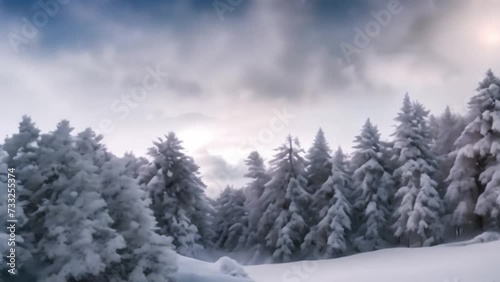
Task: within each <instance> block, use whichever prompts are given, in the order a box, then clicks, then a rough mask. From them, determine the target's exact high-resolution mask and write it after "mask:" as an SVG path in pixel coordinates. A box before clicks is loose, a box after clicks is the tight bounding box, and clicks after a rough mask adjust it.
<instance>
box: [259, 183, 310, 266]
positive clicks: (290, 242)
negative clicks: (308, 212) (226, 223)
mask: <svg viewBox="0 0 500 282" xmlns="http://www.w3.org/2000/svg"><path fill="white" fill-rule="evenodd" d="M307 196H308V194H307V192H306V191H305V190H304V188H303V186H302V185H301V184H300V182H299V181H298V180H297V179H295V178H291V179H290V182H289V184H288V187H287V190H286V196H285V199H286V201H287V203H286V205H285V207H284V209H283V210H281V212H280V214H279V215H278V218H277V219H276V223H275V224H274V225H273V227H272V229H271V231H270V233H269V234H268V236H267V237H266V239H267V240H268V244H269V245H271V244H273V243H274V245H271V246H273V247H274V252H273V258H274V259H275V260H276V261H285V262H286V261H290V260H291V259H292V258H293V257H294V256H296V253H297V252H298V251H299V250H300V246H301V244H302V243H303V240H304V237H305V235H306V234H307V232H308V226H307V223H306V222H305V220H304V218H303V217H302V214H303V213H304V209H305V207H306V205H307V203H308V202H309V200H308V198H307ZM276 233H277V234H276ZM273 236H276V237H275V238H276V241H275V242H272V240H273V239H274V238H273Z"/></svg>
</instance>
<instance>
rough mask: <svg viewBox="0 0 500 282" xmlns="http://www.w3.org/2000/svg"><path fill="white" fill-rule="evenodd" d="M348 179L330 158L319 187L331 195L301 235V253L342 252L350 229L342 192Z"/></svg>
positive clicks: (331, 255)
mask: <svg viewBox="0 0 500 282" xmlns="http://www.w3.org/2000/svg"><path fill="white" fill-rule="evenodd" d="M340 152H341V151H340ZM339 154H340V153H339ZM337 157H339V158H340V156H337ZM337 162H340V160H337ZM349 180H350V179H348V178H347V174H346V173H345V172H343V171H342V170H341V168H340V167H338V166H337V165H336V164H335V162H334V164H333V165H332V172H331V175H330V177H328V179H327V181H326V182H325V183H324V184H323V185H322V187H321V190H323V191H326V190H330V191H331V192H330V194H331V195H332V196H331V197H330V198H329V202H328V205H327V206H325V207H324V209H323V210H322V211H321V212H320V218H321V221H320V222H319V223H318V224H317V225H315V226H314V227H312V228H311V230H310V232H309V233H308V234H307V236H306V237H305V240H304V243H303V244H302V246H301V247H302V252H303V253H304V254H311V253H312V254H313V255H314V257H315V258H320V257H327V258H331V257H335V256H339V255H342V254H344V253H345V252H346V250H347V245H348V235H349V231H350V230H351V220H350V216H351V205H350V204H349V201H348V200H347V198H346V196H345V193H346V191H347V190H348V189H349V188H348V184H349Z"/></svg>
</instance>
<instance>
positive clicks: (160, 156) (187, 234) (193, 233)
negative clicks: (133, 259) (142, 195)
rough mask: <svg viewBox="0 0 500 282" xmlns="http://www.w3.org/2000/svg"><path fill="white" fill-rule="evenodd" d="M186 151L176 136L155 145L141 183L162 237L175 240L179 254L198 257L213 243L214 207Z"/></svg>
mask: <svg viewBox="0 0 500 282" xmlns="http://www.w3.org/2000/svg"><path fill="white" fill-rule="evenodd" d="M182 150H183V147H182V145H181V141H179V139H177V137H176V136H175V134H174V133H172V132H171V133H169V134H168V135H167V136H166V139H165V140H163V139H161V138H160V139H159V140H158V141H156V142H154V147H152V148H150V149H149V153H148V154H149V156H150V157H151V158H152V161H151V164H150V165H149V166H148V167H147V168H145V170H144V172H143V175H142V176H141V183H144V184H145V185H146V189H147V191H148V193H149V196H150V198H151V209H152V210H153V212H154V215H155V218H156V220H157V222H158V226H159V228H160V229H159V233H160V234H162V235H165V236H172V237H173V238H174V241H173V244H174V246H175V247H176V250H177V252H178V253H179V254H182V255H185V256H190V257H196V256H199V255H200V254H201V251H202V250H203V248H204V245H205V244H207V243H208V241H209V240H211V229H210V228H211V227H210V222H209V212H210V205H209V203H208V200H207V198H206V196H205V187H206V186H205V184H204V183H203V182H202V181H201V179H200V176H199V172H198V166H197V165H196V164H195V163H194V160H193V159H192V158H191V157H188V156H186V155H185V154H184V153H183V152H182Z"/></svg>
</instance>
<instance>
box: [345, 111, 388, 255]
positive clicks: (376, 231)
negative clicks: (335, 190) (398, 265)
mask: <svg viewBox="0 0 500 282" xmlns="http://www.w3.org/2000/svg"><path fill="white" fill-rule="evenodd" d="M354 142H355V146H354V148H355V149H356V150H355V152H354V153H353V157H352V161H351V168H352V169H353V170H354V171H353V188H354V198H355V200H354V203H353V209H354V210H353V213H355V215H356V216H355V217H354V218H353V221H355V222H356V223H359V226H356V229H355V230H356V231H355V232H356V233H355V235H354V239H353V243H354V245H355V247H356V248H357V249H358V250H360V251H370V250H376V249H380V248H382V247H384V246H385V245H386V244H387V241H388V240H389V238H390V234H389V232H388V230H387V229H388V228H387V227H388V216H389V214H388V213H389V199H388V197H389V191H391V190H392V189H393V188H392V186H393V181H392V178H391V175H390V174H389V173H388V172H387V171H386V169H385V168H384V165H385V164H384V161H383V159H382V156H383V153H382V151H381V150H382V148H381V142H380V134H379V132H378V129H377V127H376V126H374V125H373V124H372V123H371V122H370V120H369V119H368V120H367V121H366V123H365V124H364V125H363V129H362V130H361V134H360V135H359V136H356V139H355V141H354Z"/></svg>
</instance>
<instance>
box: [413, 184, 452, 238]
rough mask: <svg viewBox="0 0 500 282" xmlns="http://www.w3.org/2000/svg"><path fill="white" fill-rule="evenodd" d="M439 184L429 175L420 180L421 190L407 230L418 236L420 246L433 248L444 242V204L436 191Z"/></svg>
mask: <svg viewBox="0 0 500 282" xmlns="http://www.w3.org/2000/svg"><path fill="white" fill-rule="evenodd" d="M436 186H437V183H436V182H435V181H434V180H433V179H431V178H430V177H429V175H427V174H422V175H421V178H420V189H419V192H418V194H417V197H416V199H415V205H414V207H413V210H412V212H411V213H410V216H409V218H408V223H407V226H406V228H407V230H409V231H410V232H412V234H414V235H416V237H417V240H418V243H419V245H420V246H432V245H435V244H438V243H440V242H441V241H442V238H443V233H444V224H443V222H442V220H441V210H442V209H443V202H442V199H441V196H440V195H439V194H438V192H437V190H436Z"/></svg>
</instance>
